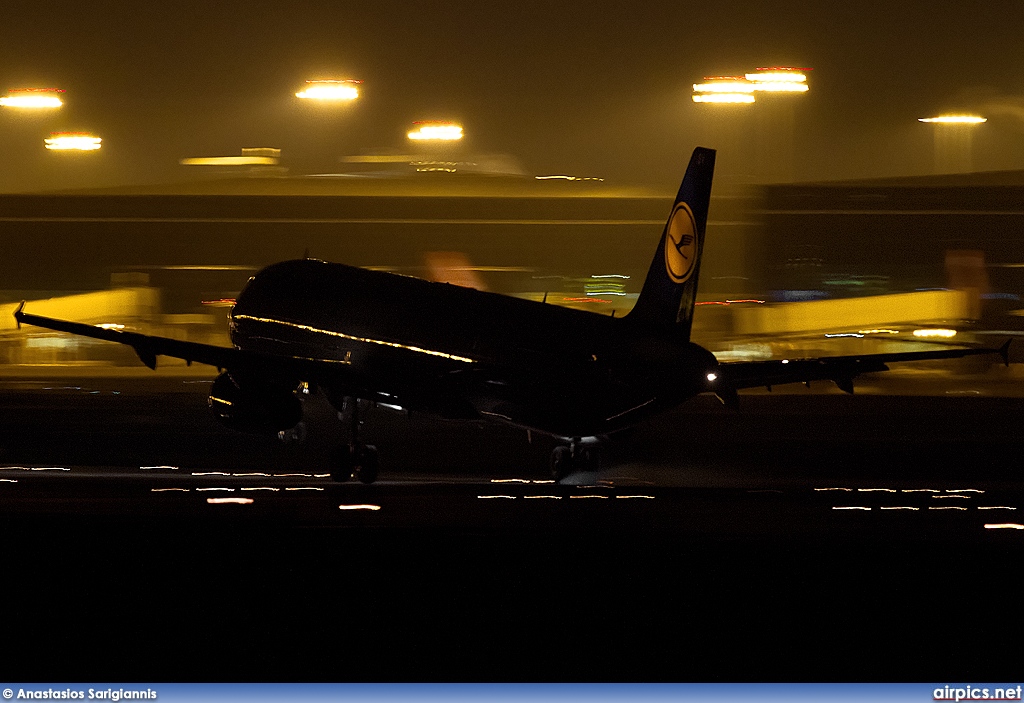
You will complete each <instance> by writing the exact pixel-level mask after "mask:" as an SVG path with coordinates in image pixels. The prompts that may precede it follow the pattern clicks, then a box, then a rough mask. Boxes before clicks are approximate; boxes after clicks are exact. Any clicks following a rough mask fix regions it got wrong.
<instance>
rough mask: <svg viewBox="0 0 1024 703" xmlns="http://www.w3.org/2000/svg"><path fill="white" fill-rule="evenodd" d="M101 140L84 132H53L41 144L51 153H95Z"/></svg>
mask: <svg viewBox="0 0 1024 703" xmlns="http://www.w3.org/2000/svg"><path fill="white" fill-rule="evenodd" d="M102 142H103V140H102V139H100V138H99V137H96V136H93V135H92V134H86V133H84V132H54V133H53V134H51V135H50V138H49V139H44V140H43V144H44V145H45V146H46V148H47V149H50V150H51V151H96V150H97V149H99V148H100V145H101V143H102Z"/></svg>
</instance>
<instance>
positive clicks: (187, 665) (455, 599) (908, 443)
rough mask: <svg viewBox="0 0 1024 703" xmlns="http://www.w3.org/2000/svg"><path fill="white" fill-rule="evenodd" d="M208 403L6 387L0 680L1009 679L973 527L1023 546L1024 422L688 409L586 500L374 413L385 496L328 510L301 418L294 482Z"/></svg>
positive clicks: (445, 437)
mask: <svg viewBox="0 0 1024 703" xmlns="http://www.w3.org/2000/svg"><path fill="white" fill-rule="evenodd" d="M203 388H204V385H203V384H201V383H190V384H185V383H182V381H181V380H174V379H169V380H157V381H153V380H147V381H145V382H140V381H138V380H135V381H127V380H95V379H94V380H92V381H66V380H62V381H59V382H52V383H48V382H43V381H40V382H36V381H32V382H28V381H26V382H18V383H14V382H11V383H7V384H5V388H4V393H3V395H2V399H0V421H2V423H3V424H2V427H3V435H2V437H3V440H2V444H0V467H7V468H2V469H0V516H2V517H0V529H2V534H3V538H2V539H3V547H2V550H0V554H2V555H3V556H2V565H3V572H2V573H3V575H4V579H3V584H4V587H3V594H2V595H3V607H4V617H3V628H4V633H5V635H6V637H5V641H6V643H7V646H6V647H5V653H4V659H3V661H4V670H5V671H7V672H9V674H8V675H9V676H10V677H11V678H18V679H23V680H25V679H39V680H48V681H60V680H76V679H77V680H85V679H88V680H119V679H146V680H150V681H158V680H165V681H177V680H321V679H323V680H337V681H349V680H417V681H421V680H524V679H525V680H564V681H580V680H638V681H646V680H684V681H690V680H701V681H706V680H844V681H845V680H858V681H859V680H929V681H947V680H948V681H953V680H968V679H970V680H976V681H977V680H983V679H992V680H1002V679H1004V678H1006V677H1011V678H1012V676H1014V675H1017V673H1019V662H1020V661H1021V655H1022V654H1024V647H1022V645H1021V638H1020V634H1019V628H1020V623H1021V622H1022V621H1024V620H1022V615H1024V608H1022V606H1021V577H1022V576H1024V565H1022V560H1021V557H1022V555H1024V530H1017V529H1012V528H1006V527H1003V528H993V527H986V525H990V526H991V525H997V524H1007V523H1014V524H1015V523H1024V490H1022V485H1021V481H1020V475H1021V474H1020V472H1021V464H1020V457H1021V450H1022V449H1024V440H1022V437H1021V433H1020V429H1019V428H1020V418H1021V412H1022V410H1024V400H1021V399H1019V398H1005V397H991V396H990V395H989V393H990V392H991V391H992V388H985V387H980V388H981V390H980V391H979V390H978V389H977V388H975V387H973V386H970V385H969V384H968V385H967V386H964V385H960V386H957V387H956V388H952V389H951V390H950V392H948V393H944V394H943V395H941V396H939V397H903V398H889V397H884V396H877V395H867V396H855V397H853V398H848V397H845V396H839V395H807V394H793V395H774V396H766V395H755V396H750V397H746V398H744V402H743V404H742V407H741V410H740V411H739V412H731V411H726V410H724V409H722V408H720V407H719V406H718V405H717V403H716V402H715V401H713V400H707V399H703V398H700V399H697V400H696V401H695V402H694V403H692V404H691V405H689V406H686V407H685V408H683V409H681V410H680V411H679V412H676V413H673V414H671V415H668V416H665V417H664V418H661V419H659V420H658V421H657V422H655V423H652V424H651V425H650V426H648V427H645V428H643V429H641V430H639V431H637V432H635V433H634V434H633V435H632V436H630V437H628V438H626V439H624V440H623V441H622V442H621V443H620V444H617V445H616V446H615V447H613V448H612V449H611V450H610V451H609V452H608V453H607V454H606V457H605V458H606V461H605V468H604V469H603V470H602V471H601V472H600V474H599V475H598V476H596V477H594V476H589V477H581V483H585V484H591V485H578V486H553V485H551V484H549V483H546V482H543V481H544V479H546V476H545V474H544V470H543V469H542V468H541V465H542V464H543V462H544V460H545V455H546V453H547V451H548V450H549V449H550V446H549V445H546V444H544V443H543V442H540V441H537V442H535V443H534V444H533V445H530V444H527V443H526V442H525V441H524V437H523V436H522V433H518V432H514V431H510V430H505V429H501V428H489V429H481V428H478V427H475V426H465V425H435V424H431V423H429V422H427V421H425V420H420V419H417V418H411V419H410V418H405V417H402V416H398V415H394V414H389V413H385V412H383V411H380V412H376V413H373V414H372V417H371V418H370V424H369V425H368V426H367V428H366V431H367V437H368V438H370V439H372V441H375V442H377V443H378V444H379V445H380V446H381V452H382V461H383V462H384V467H383V470H382V481H381V482H380V483H378V484H376V485H373V486H361V485H359V484H343V485H338V484H332V483H331V482H330V481H329V480H327V479H325V478H323V477H322V476H317V474H318V473H321V472H322V471H323V470H324V466H323V456H324V454H325V453H326V449H325V447H324V446H322V443H321V442H320V440H319V437H322V435H323V433H324V432H323V431H324V430H328V429H330V428H331V427H332V418H331V417H330V413H329V412H328V411H327V410H325V409H324V408H323V407H320V406H318V405H317V404H316V401H315V400H314V401H311V403H310V405H309V409H310V413H309V415H310V422H309V424H310V430H311V433H312V436H311V439H310V441H309V442H308V443H307V444H306V445H304V446H303V447H302V448H300V449H299V450H298V451H296V450H295V449H294V448H292V447H284V446H280V445H279V444H275V443H273V442H269V441H268V442H263V441H260V440H254V439H252V438H248V437H244V436H239V435H235V434H232V433H229V432H227V431H226V430H221V429H220V428H219V427H218V426H217V425H216V424H215V423H214V422H213V421H212V420H209V419H208V418H207V416H206V414H205V411H204V404H205V397H204V395H203V393H204V391H203ZM115 391H116V393H115ZM142 467H147V468H142ZM148 467H160V468H148ZM171 467H176V468H171ZM34 469H35V470H34ZM39 469H48V470H39ZM214 472H216V473H214ZM197 474H198V475H197ZM513 479H516V480H513ZM595 479H596V480H595ZM170 489H174V490H170ZM826 489H828V490H826ZM839 489H843V490H839ZM223 499H232V500H235V501H238V500H243V501H247V500H251V501H252V502H251V503H248V502H218V501H222V500H223ZM211 500H212V501H214V502H211ZM341 506H345V507H346V508H359V509H344V510H343V509H341ZM375 508H379V509H375ZM867 508H870V510H868V509H867Z"/></svg>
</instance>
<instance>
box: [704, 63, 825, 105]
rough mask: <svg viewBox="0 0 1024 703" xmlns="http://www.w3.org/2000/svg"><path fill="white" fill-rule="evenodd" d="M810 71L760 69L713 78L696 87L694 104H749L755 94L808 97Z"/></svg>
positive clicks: (802, 69)
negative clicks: (801, 94)
mask: <svg viewBox="0 0 1024 703" xmlns="http://www.w3.org/2000/svg"><path fill="white" fill-rule="evenodd" d="M809 70H811V69H809V68H785V67H775V68H758V69H757V70H756V71H755V72H754V73H745V74H743V75H742V76H712V77H706V78H704V82H703V83H694V84H693V102H695V103H715V104H750V103H753V102H755V101H756V99H755V97H754V94H755V93H806V92H807V91H808V90H809V89H810V88H809V86H808V85H807V73H806V71H809Z"/></svg>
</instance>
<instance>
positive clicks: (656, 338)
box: [14, 147, 1009, 483]
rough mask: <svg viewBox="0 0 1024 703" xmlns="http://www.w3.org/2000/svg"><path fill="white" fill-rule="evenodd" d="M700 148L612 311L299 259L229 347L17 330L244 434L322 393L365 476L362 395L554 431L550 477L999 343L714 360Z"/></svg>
mask: <svg viewBox="0 0 1024 703" xmlns="http://www.w3.org/2000/svg"><path fill="white" fill-rule="evenodd" d="M714 164H715V151H714V150H712V149H706V148H702V147H698V148H696V149H695V150H694V152H693V155H692V157H691V159H690V162H689V165H688V167H687V169H686V173H685V176H684V177H683V181H682V184H681V186H680V188H679V192H678V195H677V196H676V199H675V202H674V203H673V206H672V210H671V214H670V215H669V218H668V221H667V223H666V225H665V227H664V229H663V231H662V234H661V239H660V241H659V242H658V247H657V249H656V251H655V253H654V257H653V259H652V261H651V263H650V267H649V269H648V272H647V276H646V278H645V280H644V283H643V287H642V289H641V291H640V295H639V297H638V298H637V301H636V304H635V306H634V307H633V309H632V310H631V311H629V312H628V313H627V314H625V315H623V316H621V317H615V316H608V315H602V314H598V313H593V312H589V311H584V310H573V309H569V308H563V307H559V306H556V305H550V304H546V303H545V302H538V301H531V300H523V299H519V298H513V297H509V296H504V295H499V294H496V293H490V292H484V291H479V290H474V289H471V288H465V287H461V286H456V285H452V284H449V283H437V282H431V281H425V280H421V279H418V278H413V277H409V276H402V275H396V274H392V273H386V272H381V271H371V270H367V269H363V268H358V267H353V266H347V265H344V264H338V263H328V262H325V261H320V260H316V259H310V258H306V259H299V260H293V261H284V262H281V263H276V264H272V265H270V266H268V267H266V268H264V269H262V270H260V271H259V272H257V273H256V274H255V275H254V276H253V277H252V278H251V279H250V280H249V282H248V283H247V284H246V286H245V287H244V289H243V290H242V291H241V293H240V294H239V295H238V298H237V300H236V302H235V304H234V306H233V308H232V310H231V312H230V314H229V331H230V338H231V342H232V345H233V346H232V347H221V346H216V345H210V344H201V343H196V342H186V341H180V340H175V339H169V338H166V337H159V336H153V335H146V334H141V333H138V332H132V331H127V330H123V329H110V328H105V327H99V326H93V325H87V324H83V323H76V322H69V321H65V320H58V319H53V318H47V317H42V316H39V315H33V314H30V313H28V312H25V310H24V307H25V303H24V302H22V303H21V305H20V306H19V307H18V309H17V311H16V312H15V314H14V316H15V319H16V320H17V322H18V324H19V326H20V324H22V323H24V324H30V325H36V326H39V327H45V328H48V329H52V330H57V331H62V332H69V333H72V334H76V335H83V336H86V337H93V338H96V339H102V340H108V341H111V342H118V343H120V344H127V345H129V346H131V347H132V348H133V349H134V350H135V352H136V354H137V355H138V357H139V359H140V360H141V361H142V363H144V364H145V365H146V366H148V367H149V368H151V369H155V368H156V363H157V357H158V356H168V357H175V358H178V359H183V360H185V361H186V362H188V363H189V364H191V363H192V362H199V363H203V364H208V365H210V366H214V367H216V368H217V369H218V370H219V371H220V375H219V376H217V378H216V380H215V381H214V382H213V384H212V386H211V390H210V396H209V406H210V409H211V410H212V412H213V414H214V416H215V417H216V418H217V419H218V420H219V421H220V422H222V423H223V424H224V425H226V426H228V427H230V428H232V429H235V430H240V431H243V432H250V433H256V434H266V435H274V434H278V433H282V434H283V433H286V432H287V431H289V430H290V429H291V428H295V427H297V426H298V425H299V423H300V422H301V420H302V403H301V402H300V400H299V395H300V393H301V392H302V391H303V390H308V389H310V388H317V389H320V390H321V391H322V392H323V393H324V394H325V396H326V398H327V399H328V401H329V402H330V403H331V405H333V406H334V408H335V409H337V410H338V411H339V417H345V416H346V415H347V419H348V420H349V422H350V429H349V433H348V440H347V442H346V443H343V444H342V445H341V446H340V447H339V450H338V451H337V452H335V453H334V455H333V456H332V471H331V475H332V478H334V479H335V480H338V481H345V480H348V479H349V478H351V477H353V476H354V477H355V478H357V479H358V480H360V481H362V482H364V483H372V482H373V481H375V480H376V479H377V476H378V459H377V449H376V447H375V446H373V445H368V444H366V443H364V442H363V441H362V440H361V439H360V437H359V427H360V420H359V415H360V410H361V407H366V404H367V403H375V404H381V405H386V406H389V407H395V406H398V407H401V408H404V409H406V410H409V411H410V412H418V413H425V414H429V415H433V416H437V417H440V418H446V419H454V420H473V421H480V420H490V421H495V422H499V423H506V424H509V425H513V426H517V427H520V428H524V429H526V430H528V431H530V432H536V433H540V434H542V435H547V436H550V437H553V438H555V439H556V441H557V446H556V447H555V448H554V450H553V451H552V453H551V457H550V468H551V473H552V476H553V477H554V478H555V479H556V480H559V481H561V480H563V479H565V478H566V477H567V476H568V475H569V474H571V473H573V472H575V471H583V470H589V471H592V470H596V467H597V451H596V447H595V445H596V443H597V442H598V440H599V438H605V437H608V436H610V435H613V434H614V433H616V432H618V431H620V430H624V429H626V428H628V427H631V426H634V425H637V424H638V423H640V422H642V421H643V420H645V419H647V418H649V417H651V416H652V415H654V414H655V413H659V412H662V411H665V410H668V409H670V408H673V407H675V406H677V405H679V404H681V403H683V402H684V401H686V400H688V399H689V398H692V397H693V396H696V395H698V394H700V393H713V394H715V395H717V396H718V397H719V399H721V400H722V401H723V402H725V403H726V404H728V405H735V404H736V403H737V401H738V396H737V391H738V390H741V389H744V388H752V387H760V386H766V387H769V388H770V387H771V386H774V385H780V384H785V383H797V382H801V383H807V384H809V383H810V382H811V381H814V380H831V381H833V382H835V383H836V385H837V386H838V387H839V388H841V389H842V390H844V391H846V392H848V393H852V392H853V379H854V378H856V377H857V376H859V375H860V374H863V373H868V372H875V371H885V370H888V366H887V364H889V363H891V362H903V361H918V360H924V359H954V358H960V357H966V356H971V355H976V354H993V353H998V354H1001V355H1002V357H1003V360H1004V362H1006V361H1007V354H1008V350H1007V347H1008V344H1009V343H1008V342H1007V344H1006V345H1003V347H1002V348H1000V349H988V348H951V349H941V350H932V351H911V352H895V353H881V354H862V355H852V356H833V357H816V358H803V359H776V360H766V361H736V362H719V361H718V360H717V359H716V358H715V355H714V354H712V353H711V352H710V351H708V350H707V349H705V348H704V347H701V346H700V345H698V344H695V343H694V342H692V341H690V329H691V325H692V321H693V310H694V303H695V301H696V295H697V280H698V276H699V273H700V262H701V255H702V252H703V246H704V237H705V231H706V225H707V217H708V206H709V203H710V198H711V184H712V178H713V174H714Z"/></svg>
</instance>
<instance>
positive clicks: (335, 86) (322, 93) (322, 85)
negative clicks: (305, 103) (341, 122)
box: [295, 80, 362, 101]
mask: <svg viewBox="0 0 1024 703" xmlns="http://www.w3.org/2000/svg"><path fill="white" fill-rule="evenodd" d="M359 83H362V81H355V80H343V81H335V80H330V81H306V89H305V90H301V91H299V92H298V93H296V94H295V97H297V98H302V99H303V100H323V101H340V100H355V99H356V98H358V97H359V88H358V87H357V85H358V84H359Z"/></svg>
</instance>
